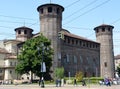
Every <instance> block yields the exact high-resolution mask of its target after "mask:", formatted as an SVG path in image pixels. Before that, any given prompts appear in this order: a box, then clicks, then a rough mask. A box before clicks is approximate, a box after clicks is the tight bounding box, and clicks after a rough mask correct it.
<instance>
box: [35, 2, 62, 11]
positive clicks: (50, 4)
mask: <svg viewBox="0 0 120 89" xmlns="http://www.w3.org/2000/svg"><path fill="white" fill-rule="evenodd" d="M44 6H59V7H61V8H62V11H64V7H63V6H61V5H59V4H53V3H48V4H43V5H40V6H39V7H38V8H37V11H38V12H39V9H40V8H41V7H44Z"/></svg>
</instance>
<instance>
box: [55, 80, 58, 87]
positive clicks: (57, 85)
mask: <svg viewBox="0 0 120 89" xmlns="http://www.w3.org/2000/svg"><path fill="white" fill-rule="evenodd" d="M55 83H56V87H58V79H56V81H55Z"/></svg>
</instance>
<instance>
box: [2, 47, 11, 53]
mask: <svg viewBox="0 0 120 89" xmlns="http://www.w3.org/2000/svg"><path fill="white" fill-rule="evenodd" d="M0 53H9V52H8V51H7V50H6V49H4V48H0Z"/></svg>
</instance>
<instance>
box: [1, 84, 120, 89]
mask: <svg viewBox="0 0 120 89" xmlns="http://www.w3.org/2000/svg"><path fill="white" fill-rule="evenodd" d="M0 89H120V85H112V86H105V85H102V86H100V85H87V86H81V85H77V86H73V85H65V86H62V87H55V85H45V87H44V88H41V87H40V86H38V85H32V84H31V85H0Z"/></svg>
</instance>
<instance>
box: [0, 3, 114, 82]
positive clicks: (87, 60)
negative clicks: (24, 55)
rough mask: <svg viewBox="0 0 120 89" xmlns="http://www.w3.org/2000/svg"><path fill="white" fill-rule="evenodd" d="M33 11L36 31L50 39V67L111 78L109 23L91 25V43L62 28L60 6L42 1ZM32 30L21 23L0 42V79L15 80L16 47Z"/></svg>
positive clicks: (69, 72) (112, 73) (112, 57)
mask: <svg viewBox="0 0 120 89" xmlns="http://www.w3.org/2000/svg"><path fill="white" fill-rule="evenodd" d="M37 11H38V12H39V18H40V33H42V34H43V35H44V36H46V37H47V38H48V39H50V40H51V47H52V48H53V49H54V55H53V65H52V70H54V69H55V68H56V67H61V66H62V67H64V69H65V76H75V74H76V72H79V71H81V72H83V74H84V76H85V77H90V76H101V77H114V73H115V69H114V51H113V37H112V36H113V34H112V33H113V31H112V30H113V28H114V27H113V26H111V25H106V24H102V25H100V26H97V27H95V28H94V31H95V33H96V38H97V41H96V42H95V41H92V40H90V39H86V38H84V37H81V36H78V35H75V34H72V33H70V32H69V31H68V30H66V29H63V28H62V13H63V11H64V7H63V6H61V5H58V4H52V3H50V4H44V5H41V6H39V7H38V8H37ZM32 31H33V29H31V28H28V27H25V26H23V27H19V28H16V29H15V32H16V39H14V40H11V39H10V40H3V41H1V42H0V45H1V46H0V47H1V48H0V80H13V79H18V75H17V74H16V73H15V66H16V65H17V54H18V51H19V50H18V46H19V45H22V44H23V42H25V41H26V40H27V39H30V38H32V37H35V36H38V35H39V33H37V34H32ZM22 78H24V79H30V76H29V75H23V76H22ZM35 78H36V76H34V79H35Z"/></svg>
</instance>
